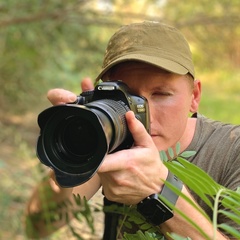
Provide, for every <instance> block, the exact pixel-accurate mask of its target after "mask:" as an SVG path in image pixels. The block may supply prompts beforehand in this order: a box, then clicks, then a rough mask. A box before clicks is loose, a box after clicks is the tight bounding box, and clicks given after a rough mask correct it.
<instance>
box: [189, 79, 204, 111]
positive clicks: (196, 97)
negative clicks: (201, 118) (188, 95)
mask: <svg viewBox="0 0 240 240" xmlns="http://www.w3.org/2000/svg"><path fill="white" fill-rule="evenodd" d="M201 92H202V87H201V82H200V80H194V87H193V92H192V102H191V107H190V112H192V113H195V112H197V110H198V107H199V103H200V100H201Z"/></svg>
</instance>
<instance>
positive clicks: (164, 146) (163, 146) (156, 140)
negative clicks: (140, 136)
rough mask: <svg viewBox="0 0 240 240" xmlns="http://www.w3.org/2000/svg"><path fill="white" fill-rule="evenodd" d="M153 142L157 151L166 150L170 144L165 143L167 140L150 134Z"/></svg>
mask: <svg viewBox="0 0 240 240" xmlns="http://www.w3.org/2000/svg"><path fill="white" fill-rule="evenodd" d="M151 137H152V140H153V142H154V144H155V145H156V147H157V149H158V150H159V151H162V150H164V151H166V150H167V149H168V147H169V146H170V145H168V144H167V141H165V140H164V139H163V138H161V137H160V136H155V135H154V136H151Z"/></svg>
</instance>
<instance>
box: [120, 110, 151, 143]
mask: <svg viewBox="0 0 240 240" xmlns="http://www.w3.org/2000/svg"><path fill="white" fill-rule="evenodd" d="M125 116H126V120H127V124H128V128H129V131H130V132H131V134H132V136H133V139H134V145H135V146H141V147H147V146H150V145H152V144H153V142H152V138H151V136H150V135H149V133H148V132H147V130H146V128H145V127H144V125H143V124H142V123H141V122H140V121H139V120H138V119H137V118H136V117H135V115H134V113H133V112H132V111H129V112H127V113H126V115H125Z"/></svg>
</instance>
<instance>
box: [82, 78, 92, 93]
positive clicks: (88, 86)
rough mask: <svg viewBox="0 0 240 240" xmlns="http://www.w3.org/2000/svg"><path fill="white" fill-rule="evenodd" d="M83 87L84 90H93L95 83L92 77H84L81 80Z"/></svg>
mask: <svg viewBox="0 0 240 240" xmlns="http://www.w3.org/2000/svg"><path fill="white" fill-rule="evenodd" d="M81 87H82V91H83V92H86V91H91V90H93V89H94V85H93V82H92V79H91V78H89V77H85V78H83V80H82V82H81Z"/></svg>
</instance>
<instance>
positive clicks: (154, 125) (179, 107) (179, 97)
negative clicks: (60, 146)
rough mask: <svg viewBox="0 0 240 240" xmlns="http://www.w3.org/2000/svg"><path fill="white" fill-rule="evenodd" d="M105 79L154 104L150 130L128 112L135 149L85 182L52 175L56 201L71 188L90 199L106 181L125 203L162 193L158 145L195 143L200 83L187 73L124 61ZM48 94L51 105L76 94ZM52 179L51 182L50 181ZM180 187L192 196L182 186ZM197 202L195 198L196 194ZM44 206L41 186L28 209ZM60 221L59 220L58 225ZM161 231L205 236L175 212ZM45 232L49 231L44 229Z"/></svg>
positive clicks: (199, 219)
mask: <svg viewBox="0 0 240 240" xmlns="http://www.w3.org/2000/svg"><path fill="white" fill-rule="evenodd" d="M104 78H105V79H108V78H109V79H111V80H114V79H121V80H122V81H123V82H125V83H126V84H127V85H128V86H129V88H130V89H131V92H132V93H134V94H138V95H141V96H144V97H145V98H146V99H147V100H148V104H149V108H150V122H151V135H149V134H148V133H147V131H146V130H145V128H144V126H143V125H142V124H141V122H140V121H138V120H137V119H136V118H135V116H134V114H133V112H131V111H129V112H127V113H126V120H127V124H128V127H129V130H130V132H131V133H132V135H133V138H134V146H133V147H132V148H131V149H127V150H122V151H118V152H116V153H113V154H109V155H107V156H106V157H105V159H104V161H103V163H102V165H101V166H100V168H99V170H98V173H97V174H96V175H94V177H93V178H92V179H91V180H90V181H89V182H87V183H85V184H83V185H80V186H78V187H75V188H73V189H63V188H61V187H59V186H58V185H57V183H56V182H55V181H54V176H52V178H51V180H50V181H51V182H50V183H51V185H52V189H53V192H54V193H56V194H55V195H54V196H53V198H52V200H54V201H57V202H59V201H60V200H59V199H60V198H59V195H61V196H62V198H63V199H64V198H71V194H72V193H79V194H80V195H81V196H86V197H87V199H90V198H91V196H92V195H94V193H95V192H96V191H97V190H98V189H99V187H100V186H103V189H104V194H105V196H106V197H107V198H108V199H109V200H112V201H115V202H120V203H124V204H128V205H131V204H137V203H138V202H140V201H141V200H142V199H144V198H145V197H147V196H149V195H150V194H153V193H158V192H160V191H161V189H162V187H163V180H165V179H166V178H167V174H168V170H167V168H166V167H165V166H164V165H163V163H162V161H161V160H160V157H159V151H160V150H167V148H169V147H173V148H174V147H175V145H176V143H177V142H180V144H181V148H182V151H184V150H185V149H186V147H187V146H188V145H189V143H190V142H191V140H192V138H193V135H194V131H195V126H196V119H194V118H189V117H188V116H189V112H191V113H194V112H196V111H197V109H198V106H199V102H200V96H201V83H200V81H199V80H193V79H191V78H190V77H189V76H188V75H184V76H183V75H178V74H173V73H169V72H166V71H165V70H162V69H160V68H157V67H154V66H151V65H148V64H144V63H139V62H138V63H137V62H131V63H124V64H120V65H119V66H117V68H114V71H111V72H110V73H108V75H106V76H104ZM91 89H93V84H92V81H91V79H89V78H86V79H84V80H83V81H82V90H83V91H88V90H91ZM48 99H49V100H50V102H51V103H52V104H53V105H57V104H60V103H65V102H73V101H74V100H75V99H76V96H75V95H74V94H73V93H71V92H69V91H67V90H64V89H53V90H50V91H49V92H48ZM47 184H48V183H47ZM182 192H183V193H184V194H186V195H187V196H188V197H189V198H192V197H191V196H190V194H189V192H188V190H187V188H186V187H185V186H184V187H183V189H182ZM192 200H193V201H194V199H192ZM176 206H177V207H178V208H179V209H181V211H183V212H184V213H185V214H186V215H189V217H190V218H191V219H192V220H193V221H195V222H196V223H197V224H198V225H199V226H200V227H201V228H202V229H203V230H204V231H205V232H206V234H207V235H208V236H209V237H210V239H213V237H214V234H216V237H217V238H216V239H218V240H221V239H227V238H226V237H224V236H223V235H222V234H221V233H220V232H217V233H214V232H213V230H212V225H211V223H210V222H209V221H208V220H207V219H205V218H204V217H203V216H202V215H201V214H199V212H198V211H197V210H196V209H195V208H194V207H193V206H191V205H190V204H189V203H187V202H186V201H185V200H184V199H182V198H181V197H179V199H178V201H177V203H176ZM31 209H35V210H34V211H39V210H40V209H41V202H40V200H39V196H38V190H36V191H35V196H34V197H32V200H30V202H29V204H28V210H27V214H29V215H30V214H31V213H32V212H34V211H33V210H31ZM59 226H61V224H59V225H58V227H59ZM160 230H161V232H163V233H164V234H166V232H175V233H178V234H180V235H182V236H185V237H187V236H189V237H191V239H197V240H199V239H206V238H205V237H203V236H201V235H200V234H199V233H198V232H197V231H196V230H195V229H194V228H193V227H191V226H189V225H188V223H187V222H186V221H185V220H184V219H182V218H181V216H180V215H178V214H177V213H176V214H175V215H174V217H173V218H172V219H170V220H168V221H166V222H165V223H163V224H162V225H161V226H160ZM46 234H47V233H46Z"/></svg>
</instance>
